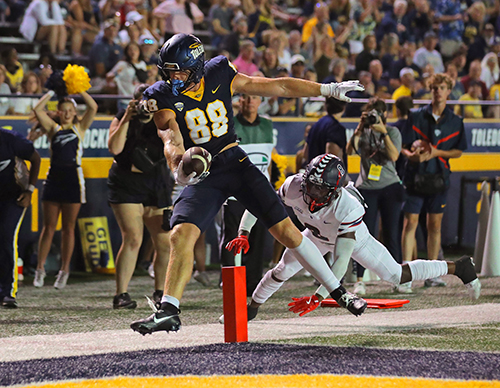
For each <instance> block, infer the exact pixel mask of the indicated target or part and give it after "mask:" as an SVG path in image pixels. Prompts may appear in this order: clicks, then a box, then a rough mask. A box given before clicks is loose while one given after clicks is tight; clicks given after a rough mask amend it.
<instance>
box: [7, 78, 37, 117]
mask: <svg viewBox="0 0 500 388" xmlns="http://www.w3.org/2000/svg"><path fill="white" fill-rule="evenodd" d="M41 92H42V85H41V84H40V78H38V76H37V75H36V73H35V72H33V71H30V72H28V73H26V74H25V75H24V78H23V80H22V82H21V92H20V93H21V94H40V93H41ZM37 103H38V98H36V97H21V98H13V99H12V100H11V105H10V109H9V111H8V112H9V114H11V115H16V116H27V115H29V114H30V113H31V112H32V111H33V108H34V107H35V105H36V104H37Z"/></svg>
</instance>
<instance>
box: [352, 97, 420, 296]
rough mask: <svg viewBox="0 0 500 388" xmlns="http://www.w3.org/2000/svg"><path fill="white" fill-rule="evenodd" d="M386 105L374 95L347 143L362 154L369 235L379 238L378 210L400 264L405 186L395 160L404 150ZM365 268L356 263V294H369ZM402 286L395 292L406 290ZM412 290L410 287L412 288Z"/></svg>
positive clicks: (360, 187) (389, 245) (359, 183)
mask: <svg viewBox="0 0 500 388" xmlns="http://www.w3.org/2000/svg"><path fill="white" fill-rule="evenodd" d="M386 121H387V105H386V104H385V102H384V101H383V100H381V99H379V98H378V97H374V98H371V99H370V101H369V102H368V104H367V105H366V106H365V108H364V110H363V113H362V115H361V121H360V123H359V124H358V127H357V128H356V131H355V132H354V134H353V136H352V137H351V139H350V140H349V143H348V144H347V154H348V155H351V154H354V153H356V154H358V155H359V156H360V157H361V166H360V167H361V168H360V173H359V175H358V179H357V180H356V187H357V188H358V190H359V191H360V192H361V194H362V195H363V197H364V199H365V203H366V205H367V209H366V213H365V216H364V222H365V224H366V225H367V227H368V230H369V231H370V234H371V235H373V236H375V237H377V236H378V233H377V230H376V225H377V217H378V212H379V211H380V216H381V220H382V235H383V240H384V245H385V246H386V247H387V249H388V251H389V252H390V253H391V255H392V257H393V258H394V259H395V260H396V262H398V263H399V264H401V263H402V259H401V242H400V241H401V236H400V228H399V219H400V214H401V208H402V207H403V199H404V187H403V185H402V183H401V180H400V178H399V176H398V174H397V172H396V160H397V159H398V157H399V153H400V151H401V133H400V132H399V130H398V129H397V128H396V127H392V126H389V125H386ZM364 270H365V269H364V268H363V267H362V266H361V265H359V264H357V277H358V281H357V282H356V284H355V289H354V293H355V294H358V295H365V294H366V287H365V284H364V283H363V282H362V279H363V274H364ZM406 290H408V287H406V286H405V285H400V286H397V287H396V288H395V291H398V292H405V291H406ZM410 291H411V290H410Z"/></svg>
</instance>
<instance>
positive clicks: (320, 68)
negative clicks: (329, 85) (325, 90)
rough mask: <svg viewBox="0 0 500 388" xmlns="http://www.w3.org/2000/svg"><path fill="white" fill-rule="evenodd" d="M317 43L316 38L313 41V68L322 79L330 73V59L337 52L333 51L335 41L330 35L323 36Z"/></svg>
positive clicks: (335, 56) (335, 55) (332, 58)
mask: <svg viewBox="0 0 500 388" xmlns="http://www.w3.org/2000/svg"><path fill="white" fill-rule="evenodd" d="M318 43H319V44H317V41H316V40H315V41H314V53H313V61H314V69H315V70H316V73H317V77H318V79H319V80H323V79H325V78H326V77H328V75H329V74H330V66H331V64H332V61H333V60H334V59H335V58H337V53H336V52H335V43H334V41H333V40H332V39H331V38H330V37H328V36H323V38H322V39H321V41H319V42H318Z"/></svg>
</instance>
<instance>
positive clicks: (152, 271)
mask: <svg viewBox="0 0 500 388" xmlns="http://www.w3.org/2000/svg"><path fill="white" fill-rule="evenodd" d="M148 274H149V277H150V278H151V279H154V278H155V266H154V265H153V263H151V264H149V267H148Z"/></svg>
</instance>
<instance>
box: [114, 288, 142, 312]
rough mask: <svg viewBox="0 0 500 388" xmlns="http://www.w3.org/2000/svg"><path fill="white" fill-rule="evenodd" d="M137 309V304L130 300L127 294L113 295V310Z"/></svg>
mask: <svg viewBox="0 0 500 388" xmlns="http://www.w3.org/2000/svg"><path fill="white" fill-rule="evenodd" d="M136 307H137V302H136V301H135V300H132V299H131V298H130V295H129V294H128V292H124V293H121V294H119V295H115V296H114V297H113V308H114V309H131V310H133V309H135V308H136Z"/></svg>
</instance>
